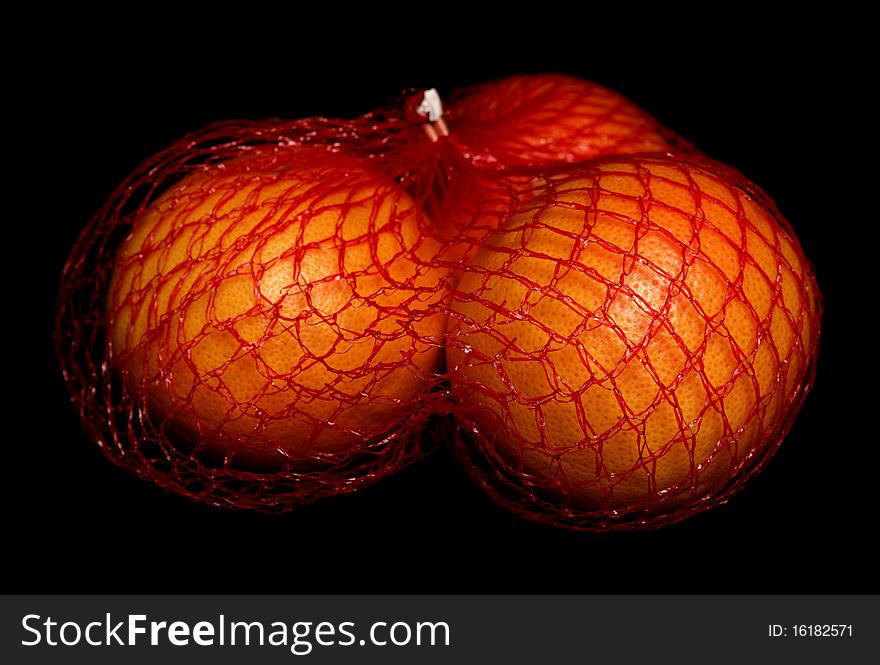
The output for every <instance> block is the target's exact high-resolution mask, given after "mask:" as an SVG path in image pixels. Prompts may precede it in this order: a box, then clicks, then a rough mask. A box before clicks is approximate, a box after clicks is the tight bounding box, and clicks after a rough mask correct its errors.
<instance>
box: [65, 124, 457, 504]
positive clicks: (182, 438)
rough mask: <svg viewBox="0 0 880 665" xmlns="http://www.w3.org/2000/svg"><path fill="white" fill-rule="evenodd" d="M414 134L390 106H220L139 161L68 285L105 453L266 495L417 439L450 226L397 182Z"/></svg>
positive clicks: (354, 469) (333, 478)
mask: <svg viewBox="0 0 880 665" xmlns="http://www.w3.org/2000/svg"><path fill="white" fill-rule="evenodd" d="M408 132H410V133H411V132H415V133H416V135H417V138H418V139H419V140H418V141H416V140H415V139H414V138H413V137H412V136H408ZM423 144H424V137H423V135H422V132H421V130H420V129H419V127H418V125H414V124H412V123H409V122H405V121H403V120H401V119H400V118H391V117H386V116H384V115H383V114H379V113H376V114H371V115H369V116H366V117H364V118H361V119H358V120H356V121H335V120H326V119H308V120H302V121H292V122H261V123H250V122H227V123H219V124H216V125H213V126H211V127H209V128H206V129H205V130H203V131H200V132H196V133H194V134H192V135H190V136H187V137H185V138H184V139H182V140H180V141H179V142H177V143H176V144H174V145H173V146H171V147H170V148H168V149H167V150H165V151H164V152H162V153H161V154H159V155H157V156H156V157H154V158H152V159H151V160H149V161H148V162H147V163H145V164H144V165H142V166H141V167H140V168H139V169H138V170H137V171H136V172H135V173H134V174H132V175H131V176H130V177H129V178H128V179H127V180H126V181H125V182H124V183H123V184H122V185H121V186H120V187H119V188H118V189H117V190H116V192H114V194H113V195H112V196H111V197H110V199H109V201H108V202H107V203H106V205H105V206H104V207H103V208H102V210H101V211H99V213H98V214H97V215H96V216H95V218H94V219H93V220H92V221H91V222H90V224H89V226H88V227H87V228H86V229H85V231H84V232H83V234H82V236H81V237H80V239H79V241H78V243H77V244H76V246H75V248H74V250H73V252H72V254H71V257H70V259H69V261H68V263H67V266H66V268H65V272H64V278H63V284H62V290H61V295H60V299H59V314H58V319H57V329H56V335H57V339H58V342H59V344H58V348H59V352H60V356H61V362H62V365H63V368H64V373H65V378H66V380H67V382H68V385H69V387H70V389H71V392H72V394H73V399H74V402H75V404H76V406H77V407H78V408H79V410H80V412H81V415H82V420H83V423H84V424H85V427H86V431H87V434H88V435H89V436H90V437H91V438H93V439H94V440H96V441H97V442H98V443H99V445H100V446H101V448H102V450H103V451H104V453H105V454H106V455H108V456H109V457H110V458H111V459H112V460H113V461H115V462H116V463H118V464H120V465H121V466H124V467H126V468H128V469H130V470H132V471H134V472H135V473H137V474H138V475H140V476H142V477H145V478H149V479H152V480H153V481H155V482H157V483H158V484H160V485H162V486H163V487H166V488H168V489H171V490H173V491H176V492H179V493H183V494H186V495H189V496H192V497H194V498H197V499H199V500H203V501H206V502H208V503H212V504H216V505H234V506H238V507H250V508H259V509H266V510H276V509H277V510H283V509H287V508H289V507H291V506H293V505H295V504H297V503H301V502H303V501H307V500H311V499H315V498H318V497H320V496H323V495H327V494H335V493H338V492H340V491H349V490H352V489H355V488H357V487H360V486H363V485H364V484H366V483H369V482H373V481H375V480H377V479H378V478H380V477H382V476H384V475H386V474H388V473H391V472H393V471H394V470H396V469H399V468H400V467H401V466H403V465H404V464H406V463H407V462H409V461H411V460H412V459H414V458H415V457H417V456H418V454H419V453H420V451H421V449H422V441H421V439H422V437H421V429H422V425H423V423H424V422H425V420H426V419H427V418H428V417H429V414H430V412H431V409H430V403H431V399H430V397H429V396H430V394H431V391H432V389H433V388H434V387H435V385H436V384H437V380H438V379H437V376H438V372H439V370H440V368H441V365H442V335H443V328H444V325H445V323H444V319H443V316H442V314H440V313H438V312H437V311H436V304H437V301H438V299H439V297H440V294H441V293H442V288H441V286H440V281H441V280H442V279H443V278H444V276H445V272H444V271H443V270H441V269H440V268H438V267H436V266H435V265H433V263H432V260H433V259H434V258H435V256H436V255H437V253H438V250H437V248H438V246H439V244H438V241H437V240H435V239H432V233H433V232H432V231H431V228H430V226H429V224H430V223H429V221H428V220H427V219H426V217H425V215H424V214H423V212H422V206H420V205H419V204H417V203H416V201H415V200H414V199H413V198H412V196H410V194H408V193H407V188H406V187H405V186H404V185H401V184H399V183H400V182H401V181H403V180H405V179H406V174H407V172H408V170H409V169H408V163H407V160H408V159H410V157H412V155H411V154H410V153H411V151H410V150H408V149H406V148H405V147H404V146H411V145H416V146H420V145H423ZM395 146H398V148H397V149H396V148H395ZM391 155H393V156H391ZM414 158H415V159H416V160H417V162H416V163H418V161H421V158H420V157H419V156H418V155H415V157H414ZM395 178H396V180H397V182H395Z"/></svg>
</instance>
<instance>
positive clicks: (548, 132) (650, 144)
mask: <svg viewBox="0 0 880 665" xmlns="http://www.w3.org/2000/svg"><path fill="white" fill-rule="evenodd" d="M448 113H449V117H448V121H449V128H450V131H451V135H452V137H453V139H454V141H455V142H456V143H458V144H459V145H461V146H462V152H463V153H465V154H467V155H468V156H469V158H470V159H471V160H472V161H473V162H474V163H475V164H477V165H481V166H484V167H488V168H493V169H498V168H501V169H506V168H511V167H521V166H538V167H540V166H550V165H553V164H558V163H561V162H578V161H583V160H585V159H591V158H594V157H600V156H602V155H612V154H629V153H638V152H666V151H668V150H670V148H671V147H672V143H671V142H670V141H671V140H672V135H671V133H670V132H668V131H667V130H665V129H663V128H662V127H661V126H660V124H659V123H658V122H657V121H656V120H654V118H653V117H651V115H649V114H648V113H647V112H646V111H644V110H642V109H641V108H639V107H638V106H637V105H636V104H634V103H633V102H631V101H630V100H628V99H627V98H626V97H624V96H623V95H620V94H618V93H616V92H614V91H613V90H609V89H608V88H605V87H603V86H601V85H599V84H597V83H593V82H592V81H587V80H584V79H579V78H576V77H573V76H566V75H563V74H533V75H518V76H511V77H508V78H505V79H500V80H498V81H490V82H488V83H484V84H482V85H478V86H474V87H473V88H469V89H467V90H464V91H462V92H460V93H459V96H457V97H453V99H452V100H451V101H450V104H449V111H448Z"/></svg>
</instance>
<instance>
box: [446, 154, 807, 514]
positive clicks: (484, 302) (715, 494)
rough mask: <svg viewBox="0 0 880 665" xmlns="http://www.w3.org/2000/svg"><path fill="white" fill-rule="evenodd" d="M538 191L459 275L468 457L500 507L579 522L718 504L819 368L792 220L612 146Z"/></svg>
mask: <svg viewBox="0 0 880 665" xmlns="http://www.w3.org/2000/svg"><path fill="white" fill-rule="evenodd" d="M534 187H535V188H536V190H538V193H537V194H536V195H535V196H534V198H533V200H532V201H531V202H530V203H527V204H526V205H525V206H524V207H522V208H521V209H520V210H519V211H517V212H516V214H514V215H513V216H512V217H511V218H510V219H509V220H508V221H506V222H505V223H504V225H503V226H502V228H501V229H500V230H499V231H498V232H497V233H496V234H494V235H493V236H492V237H491V238H489V239H488V240H487V241H485V242H482V243H480V245H479V247H478V248H476V249H475V250H474V251H472V257H473V258H472V260H471V261H470V262H469V264H468V265H464V266H462V268H461V270H460V272H459V274H458V275H457V276H456V280H455V281H456V287H455V290H454V293H453V295H452V301H451V303H450V315H449V324H448V328H447V352H446V353H447V361H448V366H449V377H450V381H451V386H452V395H453V398H454V400H455V414H456V418H457V419H458V422H459V423H460V425H461V437H460V439H459V441H458V443H457V450H458V452H459V455H460V457H461V458H462V459H463V460H464V461H465V463H466V464H467V466H468V468H469V470H470V471H471V473H472V475H474V476H475V478H476V479H477V481H478V482H479V483H480V484H481V485H482V486H483V487H484V488H485V489H487V491H489V493H490V494H491V495H492V496H493V497H494V498H495V499H496V500H497V501H499V502H500V503H502V504H503V505H505V506H507V507H508V508H510V509H512V510H514V511H515V512H518V513H520V514H522V515H524V516H526V517H529V518H532V519H535V520H538V521H542V522H546V523H553V524H557V525H563V526H569V527H573V528H580V529H604V528H614V527H622V528H628V527H644V526H661V525H663V524H667V523H670V522H674V521H678V520H680V519H683V518H684V517H686V516H687V515H689V514H692V513H693V512H696V511H700V510H703V509H705V508H708V507H711V506H713V505H718V504H719V503H722V502H724V501H725V500H726V499H727V498H728V497H729V496H731V495H732V494H733V493H734V492H735V491H736V490H737V489H738V488H739V487H740V486H741V485H742V484H743V483H744V482H745V481H746V480H747V479H748V478H749V477H751V476H752V475H753V474H754V473H756V472H757V471H758V470H759V469H760V468H761V467H762V466H763V465H764V464H765V463H766V462H767V460H768V459H769V458H770V456H771V455H772V454H773V453H774V452H775V450H776V448H777V447H778V446H779V444H780V442H781V440H782V438H783V437H784V436H785V434H786V433H787V431H788V429H789V427H790V426H791V423H792V421H793V418H794V416H795V415H796V413H797V411H798V409H799V408H800V404H801V402H802V400H803V398H804V395H805V394H806V392H807V391H808V390H809V387H810V385H811V382H812V378H813V372H814V361H815V356H816V349H817V342H818V334H819V317H820V298H819V292H818V290H817V286H816V282H815V279H814V276H813V272H812V269H811V267H810V265H809V263H808V262H807V261H806V259H805V258H804V256H803V254H802V252H801V249H800V247H799V245H798V242H797V240H796V238H795V236H794V234H793V233H792V231H791V229H790V227H789V225H788V224H787V222H786V221H785V220H784V219H783V218H782V216H781V215H780V214H779V213H778V211H777V210H776V208H775V207H774V205H773V204H772V203H771V202H770V201H769V199H767V197H766V196H765V195H764V194H763V193H762V192H761V191H760V190H758V188H757V187H755V186H754V185H752V184H751V183H749V182H748V181H746V180H745V178H743V177H742V176H741V175H740V174H739V173H737V172H735V171H734V170H732V169H730V168H727V167H723V166H721V165H719V164H717V163H714V162H710V161H708V160H706V159H702V158H696V157H691V158H688V159H681V158H680V159H673V158H670V157H668V156H665V155H635V156H615V157H607V158H603V159H598V160H594V161H592V162H587V163H584V164H582V165H578V166H577V167H574V168H567V169H566V170H563V171H560V172H558V173H556V174H554V175H548V176H545V177H541V178H536V179H535V182H534Z"/></svg>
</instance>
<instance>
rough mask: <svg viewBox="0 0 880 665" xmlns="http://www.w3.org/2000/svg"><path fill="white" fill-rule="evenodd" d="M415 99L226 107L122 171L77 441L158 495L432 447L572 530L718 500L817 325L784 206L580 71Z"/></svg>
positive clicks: (89, 331)
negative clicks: (433, 109) (266, 118)
mask: <svg viewBox="0 0 880 665" xmlns="http://www.w3.org/2000/svg"><path fill="white" fill-rule="evenodd" d="M420 100H421V95H417V96H414V97H412V98H410V99H409V100H407V101H406V102H405V103H401V104H400V105H399V106H398V107H396V108H395V109H392V110H390V111H378V112H373V113H370V114H367V115H365V116H362V117H360V118H357V119H355V120H330V119H324V118H310V119H305V120H296V121H271V122H224V123H217V124H215V125H212V126H210V127H208V128H206V129H204V130H202V131H199V132H195V133H193V134H191V135H189V136H187V137H185V138H183V139H181V140H180V141H178V142H177V143H175V144H174V145H172V146H171V147H170V148H168V149H167V150H165V151H163V152H162V153H160V154H158V155H156V156H155V157H154V158H152V159H150V160H148V162H146V163H145V164H144V165H142V166H141V167H140V168H139V169H138V170H137V171H136V172H135V173H133V174H132V175H131V176H130V177H129V178H128V179H127V180H126V181H125V182H124V183H122V185H120V187H119V188H118V189H117V190H116V191H115V192H114V193H113V195H112V196H111V197H110V199H109V200H108V202H107V203H106V204H105V206H104V207H103V208H102V209H101V210H100V211H99V212H98V214H97V215H96V216H95V217H94V218H93V219H92V220H91V222H90V223H89V225H88V227H87V228H86V229H85V230H84V232H83V234H82V235H81V237H80V239H79V241H78V242H77V244H76V246H75V247H74V249H73V252H72V254H71V257H70V259H69V261H68V263H67V265H66V267H65V271H64V277H63V282H62V289H61V294H60V299H59V314H58V318H57V325H56V338H57V341H58V349H59V355H60V358H61V363H62V366H63V369H64V373H65V378H66V380H67V382H68V385H69V387H70V389H71V392H72V395H73V399H74V402H75V404H76V406H77V408H78V409H79V410H80V413H81V416H82V420H83V423H84V425H85V428H86V432H87V434H88V435H89V436H90V437H91V438H93V439H94V440H95V441H97V442H98V444H99V445H100V447H101V449H102V450H103V452H104V453H105V454H106V455H107V456H108V457H110V458H111V459H112V460H113V461H114V462H116V463H117V464H119V465H120V466H123V467H125V468H128V469H130V470H132V471H133V472H135V473H136V474H138V475H140V476H141V477H144V478H147V479H151V480H153V481H154V482H156V483H158V484H159V485H161V486H162V487H165V488H167V489H170V490H172V491H175V492H178V493H181V494H184V495H187V496H190V497H192V498H195V499H197V500H200V501H204V502H207V503H211V504H214V505H225V506H234V507H243V508H254V509H260V510H287V509H290V508H291V507H293V506H295V505H297V504H299V503H303V502H306V501H310V500H314V499H316V498H319V497H321V496H326V495H331V494H338V493H343V492H349V491H352V490H355V489H357V488H359V487H363V486H365V485H366V484H369V483H371V482H375V481H376V480H378V479H380V478H382V477H384V476H386V475H388V474H390V473H393V472H394V471H396V470H398V469H400V468H401V467H403V466H404V465H406V464H407V463H409V462H411V461H412V460H414V459H416V458H418V456H419V455H420V454H421V453H422V452H424V450H425V448H426V447H430V445H431V443H432V442H433V441H434V440H435V439H438V438H444V439H448V440H450V441H453V442H454V447H455V449H456V451H457V453H458V455H459V456H460V458H461V459H462V460H463V461H464V462H465V464H466V466H467V467H468V469H469V471H470V472H471V473H472V475H474V477H475V478H476V479H477V481H478V482H479V483H480V484H482V485H483V486H484V487H485V488H486V489H487V490H488V491H489V492H490V494H491V495H492V496H493V497H494V498H496V499H497V500H499V501H500V502H501V503H502V504H504V505H506V506H508V507H509V508H511V509H513V510H515V511H516V512H518V513H520V514H522V515H525V516H527V517H530V518H533V519H538V520H541V521H544V522H550V523H554V524H560V525H564V526H571V527H575V528H607V527H618V526H622V527H628V526H640V525H646V524H648V525H650V524H662V523H666V522H669V521H674V520H677V519H680V518H681V517H683V516H686V515H687V514H690V513H692V512H694V511H695V510H700V509H702V508H704V507H708V506H710V505H715V504H717V503H719V502H721V501H723V500H724V499H725V498H726V497H728V496H730V494H731V493H732V492H733V491H735V489H736V488H737V487H738V486H739V485H740V484H741V483H742V482H744V481H745V479H746V478H747V477H748V476H749V475H751V474H752V473H754V472H755V471H756V470H757V469H758V468H760V466H761V465H762V464H763V463H764V462H766V460H767V459H768V458H769V456H770V455H771V454H772V452H773V451H774V450H775V448H776V446H777V445H778V443H779V441H780V440H781V438H782V436H783V435H784V433H785V431H786V430H787V428H788V427H789V426H790V423H791V420H792V418H793V416H794V414H795V412H796V410H797V408H798V406H799V404H800V402H801V400H802V399H803V395H804V394H805V392H806V390H807V388H808V387H809V381H810V378H811V376H812V367H813V359H814V357H815V349H816V343H817V337H818V321H819V304H818V298H819V296H818V291H817V290H816V286H815V281H814V279H813V276H812V272H811V269H810V267H809V265H808V264H807V262H806V261H805V259H804V258H803V255H802V254H801V251H800V249H799V247H798V245H797V241H796V239H795V238H794V235H793V234H792V233H791V231H790V229H789V227H788V226H787V224H786V222H785V221H784V220H783V219H782V217H781V216H780V215H779V214H778V212H777V211H776V210H775V208H774V207H773V205H772V203H770V202H769V200H768V199H767V198H766V197H765V196H764V195H763V194H762V193H761V192H760V191H759V190H758V189H757V188H755V187H754V186H753V185H751V184H749V183H748V182H746V181H745V180H744V179H743V178H742V176H740V175H739V174H738V173H736V172H735V171H732V170H730V169H726V168H724V167H721V166H719V165H717V164H715V163H712V162H709V161H707V160H705V159H703V158H701V157H699V156H698V153H697V152H696V151H695V150H694V149H693V148H691V146H690V145H689V144H687V143H686V142H685V141H683V140H681V139H680V138H678V137H676V136H675V135H673V134H672V133H671V132H669V131H668V130H666V129H664V128H663V127H661V126H660V125H659V124H658V123H657V122H656V121H655V120H654V119H653V118H651V117H650V116H649V115H647V114H646V113H645V112H644V111H642V110H641V109H638V108H637V107H635V106H634V105H632V104H631V103H630V102H628V101H627V100H625V99H624V98H622V97H620V96H619V95H616V93H613V92H611V91H608V90H606V89H604V88H601V87H600V86H597V85H595V84H592V83H589V82H585V81H579V80H578V79H573V78H571V77H565V76H557V75H542V76H525V77H512V78H510V79H504V80H502V81H499V82H495V83H492V84H487V85H485V86H478V87H475V88H471V89H467V90H465V91H462V92H461V93H460V94H458V95H454V96H453V97H452V99H451V102H450V104H449V108H448V109H447V110H448V114H447V115H446V119H447V120H448V130H449V134H448V136H444V133H445V130H446V126H444V125H443V124H442V123H440V124H437V123H434V124H431V125H428V126H429V127H430V128H432V129H431V130H430V131H423V130H424V129H425V119H424V118H422V117H421V116H419V115H418V114H417V113H416V112H415V108H416V106H417V104H418V102H419V101H420ZM429 136H430V138H429ZM430 139H435V140H434V141H432V140H430ZM640 152H641V153H644V152H650V153H652V154H651V155H644V154H643V155H639V156H630V157H615V158H610V157H604V158H603V157H602V156H603V155H609V154H616V153H640ZM661 153H665V154H661ZM673 154H674V155H676V156H677V157H676V158H673V157H672V156H671V155H673ZM682 160H684V161H682ZM564 162H570V163H571V164H569V165H568V166H566V167H565V170H558V169H559V168H561V167H560V166H559V164H560V163H564ZM554 169H557V170H556V171H554ZM548 173H549V175H548ZM429 422H430V423H431V426H430V427H428V426H427V425H428V423H429Z"/></svg>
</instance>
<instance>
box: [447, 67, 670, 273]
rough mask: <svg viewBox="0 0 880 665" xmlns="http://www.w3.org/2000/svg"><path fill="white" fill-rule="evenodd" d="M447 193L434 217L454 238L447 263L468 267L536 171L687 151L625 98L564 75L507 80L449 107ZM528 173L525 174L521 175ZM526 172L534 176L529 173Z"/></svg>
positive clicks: (523, 196) (524, 195) (524, 196)
mask: <svg viewBox="0 0 880 665" xmlns="http://www.w3.org/2000/svg"><path fill="white" fill-rule="evenodd" d="M449 128H450V132H451V134H450V139H449V140H450V142H451V144H452V145H453V146H454V147H455V150H456V154H457V155H459V156H460V159H453V160H449V163H448V164H445V167H446V172H447V178H448V179H449V181H450V182H449V183H448V191H446V192H445V193H444V194H443V196H441V197H440V205H439V206H438V210H437V212H436V217H437V219H438V221H439V222H440V224H441V227H440V228H441V234H442V236H443V237H444V238H446V239H452V242H451V243H450V244H449V249H448V250H447V251H446V252H445V253H444V257H445V258H448V259H449V260H451V261H453V262H455V261H459V260H467V258H468V257H469V256H471V255H472V254H473V251H474V248H475V246H477V245H478V244H479V243H481V242H482V241H483V240H484V239H485V238H486V237H487V235H488V234H489V233H491V232H492V231H494V230H495V229H496V228H497V227H498V225H499V224H500V223H501V221H502V220H503V219H505V218H506V217H507V216H508V215H509V213H510V211H511V210H512V209H513V208H514V207H516V206H517V205H518V204H519V203H522V202H523V201H526V200H528V199H529V198H530V197H531V195H532V191H531V190H532V189H533V187H532V182H531V178H530V177H529V176H528V174H529V173H534V169H536V168H537V169H540V168H542V167H547V166H556V165H559V164H562V163H566V162H577V161H583V160H586V159H592V158H595V157H600V156H605V155H612V154H630V153H642V152H668V151H671V150H677V149H679V148H681V147H682V146H683V145H684V144H683V143H682V142H681V141H680V140H679V139H676V138H674V137H673V135H672V133H671V132H669V131H668V130H666V129H664V128H663V127H662V126H661V125H660V124H659V123H658V122H657V121H656V120H654V118H652V117H651V116H650V115H649V114H648V113H647V112H645V111H644V110H642V109H641V108H639V107H638V106H637V105H635V104H634V103H632V102H631V101H629V100H628V99H626V98H625V97H624V96H622V95H620V94H618V93H616V92H614V91H612V90H609V89H607V88H604V87H602V86H600V85H598V84H597V83H593V82H592V81H587V80H584V79H579V78H575V77H573V76H565V75H562V74H537V75H519V76H511V77H508V78H505V79H500V80H497V81H490V82H488V83H484V84H482V85H478V86H474V87H472V88H468V89H465V90H463V91H461V92H459V93H458V95H456V96H453V98H452V100H451V102H450V104H449ZM524 169H525V170H524ZM529 169H531V170H529Z"/></svg>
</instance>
